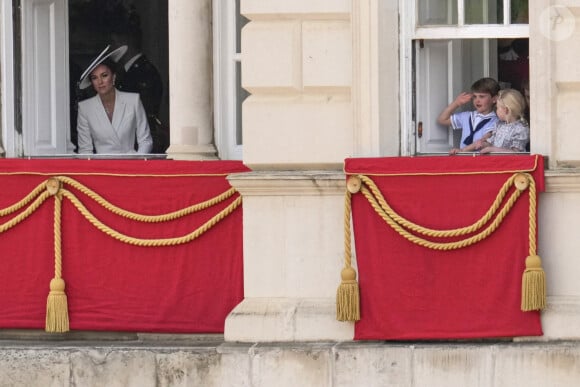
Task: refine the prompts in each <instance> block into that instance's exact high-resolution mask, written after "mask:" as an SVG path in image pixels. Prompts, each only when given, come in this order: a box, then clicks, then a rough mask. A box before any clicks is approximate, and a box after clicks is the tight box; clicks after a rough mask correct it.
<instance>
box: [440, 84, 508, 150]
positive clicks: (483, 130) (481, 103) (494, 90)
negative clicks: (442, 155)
mask: <svg viewBox="0 0 580 387" xmlns="http://www.w3.org/2000/svg"><path fill="white" fill-rule="evenodd" d="M498 92H499V83H497V81H496V80H495V79H493V78H481V79H479V80H477V81H476V82H475V83H474V84H473V85H471V93H465V92H463V93H461V94H459V95H458V96H457V98H455V100H454V101H453V102H451V103H450V104H449V105H448V106H447V107H446V108H445V109H443V111H442V112H441V114H439V117H438V118H437V122H438V123H439V124H441V125H445V126H449V125H451V126H452V127H453V129H461V142H460V145H459V147H460V148H465V147H466V146H468V145H470V144H472V143H473V142H474V141H477V140H479V139H481V138H482V137H484V136H485V134H487V133H488V132H489V131H491V130H492V129H493V128H494V126H495V122H496V121H497V115H496V114H495V112H494V111H493V107H494V104H495V101H496V99H497V94H498ZM471 100H473V106H474V107H475V110H474V111H465V112H461V113H456V114H453V112H454V111H455V110H456V109H457V108H459V107H461V106H462V105H464V104H466V103H468V102H469V101H471ZM457 152H458V149H455V148H454V149H452V150H451V151H450V152H449V153H451V154H455V153H457Z"/></svg>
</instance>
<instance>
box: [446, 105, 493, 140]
mask: <svg viewBox="0 0 580 387" xmlns="http://www.w3.org/2000/svg"><path fill="white" fill-rule="evenodd" d="M496 121H497V115H496V114H495V112H490V113H488V114H481V113H478V112H477V111H475V110H474V111H470V112H461V113H456V114H452V115H451V126H452V127H453V129H461V143H460V145H459V147H460V148H464V147H466V146H467V145H470V144H472V143H473V142H474V141H477V140H479V139H481V138H482V137H483V135H484V134H486V133H487V132H489V131H491V130H493V128H494V127H495V123H496Z"/></svg>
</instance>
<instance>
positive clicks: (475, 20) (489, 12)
mask: <svg viewBox="0 0 580 387" xmlns="http://www.w3.org/2000/svg"><path fill="white" fill-rule="evenodd" d="M502 4H503V0H465V24H502V23H503V14H502V13H501V12H503V11H500V10H502V9H503V6H502Z"/></svg>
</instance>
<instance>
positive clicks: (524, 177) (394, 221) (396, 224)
mask: <svg viewBox="0 0 580 387" xmlns="http://www.w3.org/2000/svg"><path fill="white" fill-rule="evenodd" d="M512 187H515V189H514V190H513V191H512V193H511V195H509V197H507V195H508V192H509V191H510V190H511V188H512ZM528 188H529V195H528V196H529V214H528V216H529V254H530V255H529V256H528V257H527V258H526V269H525V271H524V273H523V276H522V296H521V300H522V304H521V310H522V311H531V310H541V309H543V308H544V307H545V306H546V281H545V273H544V270H543V269H542V266H541V259H540V257H539V256H538V255H537V252H536V184H535V181H534V178H533V177H532V176H531V175H530V174H528V173H515V174H513V175H512V176H511V177H510V178H509V179H508V180H507V181H506V182H505V183H504V185H503V186H502V187H501V189H500V190H499V192H498V194H497V196H496V198H495V200H494V201H493V203H492V204H491V206H490V208H489V209H488V210H487V211H486V213H485V214H484V215H483V216H482V217H481V218H480V219H478V220H477V221H476V222H474V223H473V224H471V225H469V226H465V227H461V228H455V229H447V230H435V229H430V228H427V227H423V226H420V225H418V224H415V223H413V222H411V221H409V220H407V219H405V218H404V217H402V216H401V215H399V214H398V213H396V212H395V211H394V210H393V209H392V208H391V206H389V204H388V203H387V201H386V200H385V198H384V197H383V195H382V193H381V192H380V190H379V189H378V187H377V185H376V184H375V183H374V182H373V180H372V179H371V178H370V177H368V176H365V175H353V176H350V177H349V178H348V180H347V190H346V196H345V198H346V199H345V233H344V235H345V267H344V268H343V269H342V272H341V276H342V282H341V284H340V285H339V288H338V291H337V299H336V304H337V306H336V310H337V316H336V318H337V320H339V321H358V320H359V319H360V306H359V305H360V301H359V288H358V283H357V281H356V272H355V271H354V269H353V268H352V267H351V247H350V243H351V233H350V220H351V211H352V210H351V195H353V194H356V193H358V192H361V193H362V194H363V195H364V196H365V198H366V199H367V200H368V202H369V204H370V205H371V207H372V208H373V209H374V210H375V212H376V213H377V214H378V215H379V216H380V217H381V218H382V219H383V220H384V221H385V223H387V225H389V226H390V227H392V228H393V230H395V231H396V232H397V233H398V234H399V235H401V236H402V237H404V238H406V239H407V240H409V241H410V242H412V243H415V244H417V245H419V246H423V247H425V248H429V249H433V250H455V249H460V248H464V247H467V246H470V245H473V244H475V243H477V242H480V241H482V240H484V239H485V238H487V237H488V236H490V235H491V234H492V233H493V232H494V231H495V230H497V229H498V228H499V226H500V224H501V223H502V221H503V220H504V218H505V216H506V215H507V214H508V213H509V211H510V210H511V209H512V208H513V206H514V204H515V203H516V201H517V200H518V198H519V197H520V196H521V194H522V193H523V191H525V190H527V189H528ZM506 197H507V199H506ZM416 234H419V235H424V236H427V237H437V238H450V237H461V236H466V235H467V234H470V235H471V236H466V237H464V238H463V239H460V240H457V241H453V242H433V241H430V240H428V239H425V238H424V237H421V236H418V235H416ZM354 289H356V290H354Z"/></svg>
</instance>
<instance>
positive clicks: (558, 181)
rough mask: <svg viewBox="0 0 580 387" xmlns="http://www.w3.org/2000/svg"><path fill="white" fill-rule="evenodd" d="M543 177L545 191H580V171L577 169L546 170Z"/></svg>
mask: <svg viewBox="0 0 580 387" xmlns="http://www.w3.org/2000/svg"><path fill="white" fill-rule="evenodd" d="M545 179H546V192H550V193H552V192H578V193H580V173H578V171H573V172H572V171H563V170H547V171H546V172H545Z"/></svg>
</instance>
